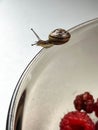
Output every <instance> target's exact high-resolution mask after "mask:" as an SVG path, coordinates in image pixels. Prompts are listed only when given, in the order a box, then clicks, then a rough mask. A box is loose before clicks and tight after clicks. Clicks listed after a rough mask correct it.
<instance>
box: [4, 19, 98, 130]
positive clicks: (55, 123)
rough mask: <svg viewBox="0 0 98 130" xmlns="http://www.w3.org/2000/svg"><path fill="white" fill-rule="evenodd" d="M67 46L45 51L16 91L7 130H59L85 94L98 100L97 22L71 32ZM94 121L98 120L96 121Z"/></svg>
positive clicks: (21, 79)
mask: <svg viewBox="0 0 98 130" xmlns="http://www.w3.org/2000/svg"><path fill="white" fill-rule="evenodd" d="M69 32H70V34H71V39H70V41H69V42H68V43H66V44H64V45H60V46H56V45H55V46H53V47H51V48H48V49H42V50H41V51H40V52H39V54H38V55H37V56H36V57H35V58H34V59H33V60H32V61H31V62H30V63H29V65H28V66H27V68H26V69H25V71H24V72H23V74H22V76H21V77H20V80H19V82H18V84H17V86H16V88H15V91H14V93H13V96H12V100H11V103H10V107H9V112H8V118H7V125H6V129H7V130H59V122H60V120H61V118H62V117H63V116H64V114H65V113H67V112H69V111H72V110H75V109H74V107H73V99H74V98H75V96H76V95H77V94H80V93H82V92H84V91H89V92H91V93H92V94H93V95H94V97H95V98H97V97H98V93H97V90H98V19H97V18H96V19H93V20H91V21H88V22H86V23H83V24H81V25H78V26H76V27H74V28H72V29H70V30H69ZM94 120H96V119H95V118H94Z"/></svg>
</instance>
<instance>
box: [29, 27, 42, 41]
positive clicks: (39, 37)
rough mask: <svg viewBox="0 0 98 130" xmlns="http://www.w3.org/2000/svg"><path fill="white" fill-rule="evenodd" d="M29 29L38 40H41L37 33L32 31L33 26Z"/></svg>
mask: <svg viewBox="0 0 98 130" xmlns="http://www.w3.org/2000/svg"><path fill="white" fill-rule="evenodd" d="M31 30H32V31H33V33H34V34H35V36H36V37H37V39H38V40H41V39H40V37H39V36H38V35H37V33H36V32H35V31H34V29H33V28H31Z"/></svg>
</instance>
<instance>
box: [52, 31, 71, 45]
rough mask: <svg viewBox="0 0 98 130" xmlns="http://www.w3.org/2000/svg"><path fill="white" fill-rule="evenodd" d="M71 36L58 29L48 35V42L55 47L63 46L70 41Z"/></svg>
mask: <svg viewBox="0 0 98 130" xmlns="http://www.w3.org/2000/svg"><path fill="white" fill-rule="evenodd" d="M70 37H71V35H70V33H69V32H68V31H66V30H64V29H62V28H59V29H55V30H54V31H52V32H51V33H50V35H49V41H53V42H54V44H55V45H59V44H63V43H65V42H67V41H68V40H69V39H70Z"/></svg>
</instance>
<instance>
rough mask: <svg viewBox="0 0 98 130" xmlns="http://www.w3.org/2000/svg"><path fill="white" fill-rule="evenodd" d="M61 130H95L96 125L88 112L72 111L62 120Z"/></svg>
mask: <svg viewBox="0 0 98 130" xmlns="http://www.w3.org/2000/svg"><path fill="white" fill-rule="evenodd" d="M60 130H95V125H94V123H93V121H92V120H91V118H90V117H89V116H88V115H87V113H86V112H79V111H71V112H69V113H67V114H66V115H64V117H63V118H62V119H61V122H60Z"/></svg>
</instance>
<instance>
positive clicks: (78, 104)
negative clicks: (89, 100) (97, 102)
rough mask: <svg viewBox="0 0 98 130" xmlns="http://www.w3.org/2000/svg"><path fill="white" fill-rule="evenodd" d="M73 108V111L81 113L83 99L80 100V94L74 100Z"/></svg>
mask: <svg viewBox="0 0 98 130" xmlns="http://www.w3.org/2000/svg"><path fill="white" fill-rule="evenodd" d="M74 106H75V109H76V110H78V111H81V110H82V108H83V98H82V94H81V95H77V96H76V98H75V100H74Z"/></svg>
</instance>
